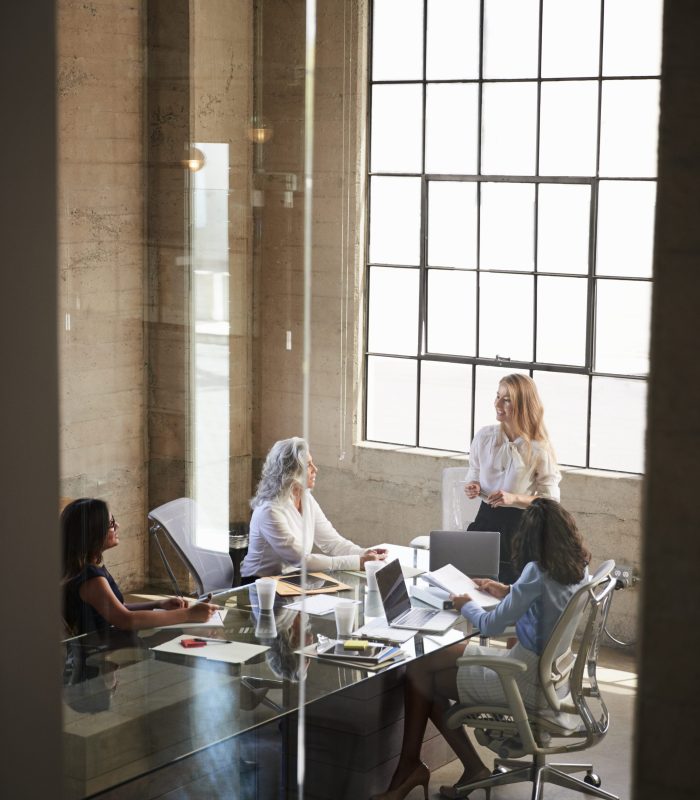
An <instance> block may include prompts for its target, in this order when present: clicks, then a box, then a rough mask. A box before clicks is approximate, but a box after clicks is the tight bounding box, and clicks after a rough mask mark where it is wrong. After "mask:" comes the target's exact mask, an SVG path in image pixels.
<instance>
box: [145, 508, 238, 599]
mask: <svg viewBox="0 0 700 800" xmlns="http://www.w3.org/2000/svg"><path fill="white" fill-rule="evenodd" d="M148 520H149V530H150V533H151V536H153V540H154V542H155V544H156V547H157V548H158V552H159V553H160V557H161V558H162V560H163V564H164V566H165V569H166V571H167V573H168V575H169V576H170V580H171V581H172V584H173V587H174V589H175V591H176V592H177V594H178V595H180V596H182V592H181V591H180V587H179V586H178V583H177V579H176V577H175V574H174V573H173V570H172V568H171V566H170V563H169V562H168V559H167V557H166V555H165V551H164V550H163V546H162V545H161V543H160V540H159V539H158V536H159V535H160V534H163V535H164V536H165V537H166V538H167V540H168V542H169V543H170V544H171V545H172V547H173V549H174V550H175V552H176V553H177V554H178V556H179V557H180V560H181V561H182V563H183V564H184V565H185V567H186V568H187V570H188V572H189V573H190V575H192V578H193V579H194V582H195V584H196V586H197V593H198V595H199V596H200V597H202V596H204V595H206V594H208V593H209V592H216V591H223V590H225V589H230V588H231V586H232V585H233V561H232V560H231V556H230V555H229V554H228V553H221V552H219V551H218V550H207V549H206V548H204V547H200V546H199V545H198V544H197V542H196V540H195V533H196V527H197V525H196V523H197V508H196V505H195V502H194V500H191V499H190V498H188V497H180V498H178V499H177V500H171V501H170V502H169V503H165V504H164V505H162V506H158V508H154V509H153V511H150V512H149V514H148Z"/></svg>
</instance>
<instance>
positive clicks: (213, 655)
mask: <svg viewBox="0 0 700 800" xmlns="http://www.w3.org/2000/svg"><path fill="white" fill-rule="evenodd" d="M189 638H190V637H189V636H187V635H183V636H177V637H176V638H175V639H171V640H170V641H169V642H165V643H164V644H159V645H157V646H156V647H151V648H150V649H151V650H156V651H160V652H161V653H177V654H178V655H181V656H182V655H185V656H193V657H194V658H204V659H207V660H208V661H226V662H227V663H229V664H243V663H244V662H246V661H248V660H249V659H251V658H253V656H257V655H259V654H260V653H264V652H265V651H266V650H269V649H270V648H269V647H265V646H264V645H261V644H248V643H247V642H230V643H224V642H216V641H215V640H213V639H212V642H211V644H207V645H205V646H204V647H183V646H182V645H181V644H180V642H181V641H182V639H189Z"/></svg>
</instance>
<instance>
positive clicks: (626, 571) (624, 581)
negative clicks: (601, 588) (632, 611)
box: [612, 564, 637, 589]
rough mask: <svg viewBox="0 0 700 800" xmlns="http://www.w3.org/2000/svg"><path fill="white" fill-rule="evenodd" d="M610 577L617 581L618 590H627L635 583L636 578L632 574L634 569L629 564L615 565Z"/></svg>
mask: <svg viewBox="0 0 700 800" xmlns="http://www.w3.org/2000/svg"><path fill="white" fill-rule="evenodd" d="M612 576H613V578H615V580H616V581H617V585H618V588H619V589H627V588H628V587H629V586H632V584H633V583H636V582H637V576H636V575H635V574H634V568H633V567H631V566H630V565H629V564H615V567H614V569H613V571H612Z"/></svg>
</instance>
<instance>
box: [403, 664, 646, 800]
mask: <svg viewBox="0 0 700 800" xmlns="http://www.w3.org/2000/svg"><path fill="white" fill-rule="evenodd" d="M598 663H599V666H598V679H599V684H600V688H601V694H602V695H603V697H604V699H605V703H606V705H607V707H608V711H609V712H610V729H609V731H608V734H607V736H606V737H605V738H604V739H603V740H602V742H600V743H599V744H598V746H597V747H595V748H593V749H591V750H589V751H587V752H586V751H584V752H581V753H573V754H572V755H571V756H568V757H566V756H565V757H564V758H563V759H561V760H567V761H571V762H578V761H581V762H582V763H585V762H586V761H590V762H591V763H593V767H594V770H595V772H597V773H598V775H599V776H600V778H601V780H602V784H601V788H602V789H605V790H606V791H609V792H612V793H613V794H616V795H618V796H619V797H620V798H627V797H629V796H630V794H631V786H632V775H631V770H632V732H633V730H634V713H635V711H634V706H635V695H636V686H637V675H636V665H635V661H634V658H633V656H632V655H631V654H629V653H628V651H627V650H626V649H612V648H602V649H601V653H600V656H599V662H598ZM480 752H481V754H482V759H483V760H484V761H485V763H486V764H488V765H489V766H490V765H491V764H492V763H493V757H494V754H493V753H492V752H491V751H490V750H487V749H485V748H480ZM588 754H590V755H588ZM555 762H556V759H555V758H552V763H555ZM461 774H462V767H461V764H460V763H459V761H453V762H452V763H450V764H447V765H446V766H444V767H442V768H441V769H439V770H436V771H435V772H434V773H433V774H432V776H431V779H430V794H429V796H430V798H439V797H440V791H439V790H440V786H441V785H443V784H450V785H451V784H453V783H455V782H456V781H457V780H458V779H459V778H460V776H461ZM581 776H582V773H581V774H580V775H579V777H581ZM531 788H532V785H531V784H528V785H527V787H526V785H525V784H514V785H511V786H504V787H501V788H499V789H498V790H494V791H493V792H492V794H491V797H492V800H511V798H512V799H513V800H514V799H515V798H529V797H530V792H531ZM543 796H544V800H566V799H567V798H575V797H577V796H578V797H584V795H578V794H577V793H576V792H572V791H571V790H569V789H562V788H560V787H558V786H554V785H553V784H546V785H545V787H544V791H543ZM420 797H422V791H421V789H420V788H416V789H414V790H413V791H412V792H411V793H410V794H409V795H408V799H409V800H418V798H420ZM471 797H472V798H473V800H481V798H483V797H485V792H484V791H482V790H479V791H475V792H474V793H473V794H472V795H471Z"/></svg>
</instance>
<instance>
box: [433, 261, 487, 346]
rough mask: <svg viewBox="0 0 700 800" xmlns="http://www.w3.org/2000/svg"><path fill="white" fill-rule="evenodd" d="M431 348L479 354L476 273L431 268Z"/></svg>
mask: <svg viewBox="0 0 700 800" xmlns="http://www.w3.org/2000/svg"><path fill="white" fill-rule="evenodd" d="M428 352H429V353H444V354H450V355H457V356H473V355H476V273H475V272H460V271H459V270H444V269H437V270H436V269H431V270H429V272H428Z"/></svg>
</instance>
